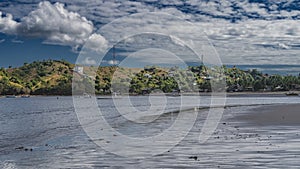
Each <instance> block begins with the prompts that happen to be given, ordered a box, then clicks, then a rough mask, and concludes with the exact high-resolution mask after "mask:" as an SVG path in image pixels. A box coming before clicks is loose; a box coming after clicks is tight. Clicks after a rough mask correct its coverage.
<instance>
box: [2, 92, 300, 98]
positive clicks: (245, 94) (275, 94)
mask: <svg viewBox="0 0 300 169" xmlns="http://www.w3.org/2000/svg"><path fill="white" fill-rule="evenodd" d="M288 92H289V91H280V92H225V93H217V92H216V93H211V92H208V93H204V92H203V93H182V94H181V96H211V95H212V94H214V95H218V94H220V95H223V94H225V95H226V96H227V97H233V96H235V97H261V96H266V97H283V96H286V93H288ZM295 93H298V94H300V91H296V92H295ZM166 94H169V93H153V94H151V95H153V96H164V95H166ZM128 95H129V96H148V95H136V94H123V95H118V96H128ZM6 96H16V97H21V96H22V95H0V98H1V97H6ZM26 96H30V97H41V96H44V97H55V96H82V95H29V94H28V95H26ZM92 96H96V97H98V96H112V94H108V95H101V94H96V95H92ZM171 97H172V96H171ZM175 97H180V96H175ZM286 97H288V96H286ZM289 97H291V96H289ZM294 97H297V96H294Z"/></svg>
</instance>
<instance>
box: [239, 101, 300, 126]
mask: <svg viewBox="0 0 300 169" xmlns="http://www.w3.org/2000/svg"><path fill="white" fill-rule="evenodd" d="M233 119H235V120H241V121H245V122H247V123H248V125H258V126H269V125H283V126H291V125H300V104H281V105H265V106H262V107H258V108H253V109H251V110H249V112H248V113H246V114H244V115H238V116H236V117H234V118H233Z"/></svg>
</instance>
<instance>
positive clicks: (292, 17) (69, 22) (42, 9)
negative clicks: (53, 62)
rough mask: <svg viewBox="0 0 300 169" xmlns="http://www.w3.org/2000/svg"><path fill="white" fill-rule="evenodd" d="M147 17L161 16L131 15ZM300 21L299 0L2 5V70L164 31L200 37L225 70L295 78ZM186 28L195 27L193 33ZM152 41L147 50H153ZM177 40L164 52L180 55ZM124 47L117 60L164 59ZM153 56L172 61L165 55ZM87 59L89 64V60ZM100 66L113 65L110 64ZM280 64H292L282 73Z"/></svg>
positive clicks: (19, 0)
mask: <svg viewBox="0 0 300 169" xmlns="http://www.w3.org/2000/svg"><path fill="white" fill-rule="evenodd" d="M148 12H155V13H158V14H157V15H158V16H159V17H157V15H153V16H154V17H153V16H152V15H147V14H145V15H141V16H146V17H137V16H135V14H140V13H148ZM159 13H167V14H170V16H173V17H176V18H178V19H174V18H172V17H167V16H165V15H162V14H161V17H160V14H159ZM132 15H134V17H131V16H132ZM151 16H152V17H151ZM299 19H300V1H299V0H127V1H126V0H124V1H120V0H115V1H113V0H84V1H82V0H72V1H69V0H49V1H38V0H30V1H29V0H2V1H0V51H1V53H0V66H1V67H8V66H9V65H11V66H19V65H22V64H23V63H24V62H32V61H34V60H43V59H65V60H68V61H71V62H75V61H76V59H77V57H78V55H80V52H81V50H82V48H87V49H90V50H98V49H96V48H99V47H100V48H103V49H105V48H106V47H107V46H110V44H111V41H113V40H117V38H118V36H119V35H134V33H135V31H137V30H138V31H141V30H145V31H148V32H149V31H151V32H153V30H164V31H163V32H164V33H165V32H166V31H165V30H167V33H168V35H172V36H173V35H174V36H176V37H177V40H181V38H183V39H185V40H186V39H188V40H191V41H200V40H199V39H202V40H203V36H204V35H205V36H206V37H207V41H208V42H209V43H210V44H211V45H212V46H213V47H214V48H215V50H216V52H217V53H218V54H219V56H220V59H221V61H222V63H223V64H225V65H248V66H251V65H252V66H253V65H260V67H261V68H262V70H264V69H266V68H273V69H274V68H276V66H277V67H278V69H277V70H275V71H278V70H280V71H290V70H291V67H292V69H293V70H294V72H297V71H299V72H300V70H299V66H298V65H299V63H300V22H299ZM153 22H157V23H156V24H153ZM112 23H118V24H112ZM189 24H192V28H195V29H190V28H191V26H188V25H189ZM145 25H146V26H145ZM122 31H123V32H122ZM177 35H178V36H177ZM141 37H143V38H146V39H147V38H149V37H148V36H143V35H141V36H139V37H134V38H133V39H134V40H135V41H138V40H139V39H140V38H141ZM162 37H164V36H161V37H157V38H156V39H155V40H156V41H155V44H156V45H157V46H163V47H164V48H165V46H166V43H169V42H167V41H166V39H168V37H164V38H165V39H163V38H162ZM178 37H179V38H178ZM128 39H130V38H127V39H126V38H125V41H126V40H127V41H128ZM152 39H153V38H152ZM171 39H173V38H171ZM175 39H176V38H175ZM131 40H132V39H131ZM150 40H151V39H150ZM150 40H147V45H148V47H149V46H151V45H153V43H151V42H148V41H150ZM123 41H124V39H123ZM177 42H178V41H177ZM177 42H176V41H172V40H171V41H170V43H173V47H172V46H167V47H166V48H167V49H171V51H174V52H176V53H177V52H178V53H180V51H179V50H177V51H176V50H175V49H179V48H178V46H180V45H178V43H177ZM157 43H158V44H157ZM163 43H164V44H163ZM128 44H131V43H130V42H128V43H126V45H127V49H126V45H123V46H122V45H121V46H122V47H123V48H122V47H119V48H118V49H117V53H118V54H117V55H121V54H119V53H122V54H123V55H124V56H125V55H130V56H132V57H131V60H133V61H130V63H132V62H134V58H137V56H139V58H137V59H136V60H143V61H146V60H147V59H148V60H147V61H149V62H151V60H153V59H151V58H150V56H149V55H150V54H151V55H156V56H158V53H164V54H166V55H167V54H168V52H166V51H165V52H163V51H161V52H157V51H159V50H153V53H152V52H149V50H144V48H145V47H143V48H141V47H138V48H136V49H129V48H132V46H131V47H128ZM135 44H137V43H135ZM191 44H192V43H191ZM152 47H153V46H152ZM195 47H197V46H195ZM137 49H139V50H144V52H148V53H150V54H149V55H145V54H143V53H142V52H139V51H138V50H137ZM125 50H126V51H130V52H131V53H132V52H134V53H133V54H129V53H128V52H127V53H126V52H124V51H125ZM165 50H166V49H165ZM181 51H189V50H181ZM137 54H140V55H137ZM109 55H111V53H110V54H109ZM170 57H174V56H173V55H171V54H170ZM181 57H183V58H184V57H185V56H184V55H182V56H181ZM122 58H123V57H122ZM158 58H161V59H164V58H165V59H166V61H167V62H172V60H171V59H170V58H168V57H160V56H158ZM175 60H176V59H174V62H175ZM187 60H188V59H187ZM85 61H86V62H87V63H93V59H86V60H85ZM104 61H105V62H107V64H110V63H111V60H110V58H107V59H105V60H104ZM189 61H191V60H189ZM128 63H129V62H128ZM262 65H274V66H273V67H272V66H262ZM284 65H289V66H286V68H283V67H284Z"/></svg>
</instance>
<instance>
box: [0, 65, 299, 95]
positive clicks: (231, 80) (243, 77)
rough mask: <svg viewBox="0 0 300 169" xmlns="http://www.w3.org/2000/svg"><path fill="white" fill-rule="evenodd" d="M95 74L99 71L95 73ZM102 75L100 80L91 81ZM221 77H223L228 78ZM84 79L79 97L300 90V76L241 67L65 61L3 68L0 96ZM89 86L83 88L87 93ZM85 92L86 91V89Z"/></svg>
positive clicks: (48, 91)
mask: <svg viewBox="0 0 300 169" xmlns="http://www.w3.org/2000/svg"><path fill="white" fill-rule="evenodd" d="M95 69H96V71H95ZM91 72H97V73H96V75H95V76H93V77H91V76H88V75H90V74H91ZM220 72H224V74H225V75H224V76H221V75H222V74H221V73H220ZM73 75H74V76H80V77H81V78H79V79H81V80H82V82H83V83H85V84H89V85H83V86H80V83H78V84H79V85H74V89H75V91H76V92H78V94H82V93H83V92H84V91H88V92H93V91H95V92H96V94H110V93H111V92H121V93H125V92H130V93H132V94H145V93H150V92H152V91H159V92H165V93H168V92H172V91H174V90H181V91H182V92H198V91H200V92H206V91H207V92H209V91H211V81H214V82H216V81H215V80H217V79H220V78H223V79H225V80H226V90H227V91H229V92H236V91H239V92H243V91H289V90H300V77H298V76H281V75H268V74H263V73H262V72H259V71H257V70H255V69H254V70H246V71H245V70H241V69H238V68H235V67H233V68H227V67H225V66H224V67H214V68H208V67H205V66H193V67H189V68H188V69H187V70H184V69H180V68H178V67H173V68H161V67H155V66H147V67H145V68H144V69H141V68H121V67H117V66H110V67H99V68H94V67H83V72H82V73H79V72H76V71H75V72H74V64H71V63H68V62H66V61H57V60H46V61H36V62H33V63H30V64H28V63H24V65H23V66H21V67H17V68H7V69H5V68H0V95H22V94H31V95H71V94H72V87H71V86H72V79H73ZM83 87H84V88H83ZM83 89H84V90H83Z"/></svg>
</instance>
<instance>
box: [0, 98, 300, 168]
mask: <svg viewBox="0 0 300 169" xmlns="http://www.w3.org/2000/svg"><path fill="white" fill-rule="evenodd" d="M156 97H159V96H156ZM184 97H185V98H184V100H186V101H187V102H184V103H183V102H182V98H181V97H167V98H166V99H165V100H164V99H162V100H160V99H158V98H156V99H157V100H160V102H155V97H152V98H150V97H147V96H136V97H131V98H130V103H131V104H132V105H130V107H134V108H135V109H127V107H128V102H127V101H128V100H127V101H126V99H122V98H119V99H117V100H115V101H114V100H112V99H100V100H96V101H97V103H98V107H99V109H100V110H101V111H102V112H103V117H104V118H105V119H106V120H107V122H108V124H110V125H111V126H112V127H113V128H114V129H116V131H118V132H119V133H122V134H123V135H127V136H130V137H139V138H144V137H151V136H155V135H158V134H160V133H161V132H162V131H164V130H166V129H168V128H169V127H170V126H172V124H173V123H174V121H175V119H176V118H177V117H178V116H179V115H178V113H177V112H176V111H177V110H178V109H180V108H182V109H189V108H193V107H195V106H197V107H207V106H210V103H211V99H210V97H209V96H201V97H195V96H184ZM82 99H83V101H82V102H87V103H89V102H91V101H90V99H88V98H82ZM195 100H197V101H199V102H195ZM291 103H300V97H228V98H226V109H225V111H224V113H223V115H222V118H221V120H220V121H218V123H217V124H218V125H217V128H216V130H214V132H213V133H212V135H211V136H210V137H209V139H208V140H207V141H206V142H204V143H200V142H199V134H200V132H201V129H202V127H203V124H204V122H205V119H206V118H207V115H208V111H209V109H201V110H198V109H197V110H190V111H197V119H196V121H195V124H193V127H192V129H191V130H190V131H189V132H188V134H187V136H185V137H184V139H183V140H182V141H180V142H179V143H178V144H176V145H174V146H173V147H171V148H170V149H167V150H166V151H165V152H163V153H161V154H157V155H154V156H151V154H149V156H147V157H143V156H140V158H131V157H123V156H119V155H116V154H114V153H113V152H109V151H107V150H105V149H103V148H102V147H101V146H98V145H97V144H95V142H94V140H93V139H91V138H90V137H89V136H88V135H87V133H86V132H85V131H84V130H83V128H82V125H81V124H80V122H79V119H78V118H77V117H78V114H76V112H75V110H74V103H73V99H72V97H59V99H57V97H31V98H27V99H25V98H10V99H8V98H0V168H21V169H22V168H241V167H247V168H287V167H288V168H299V166H300V164H299V163H298V161H299V158H300V149H299V148H300V139H299V137H297V136H298V133H299V134H300V131H299V126H295V125H293V126H264V127H261V126H247V125H245V123H246V122H243V121H236V120H233V119H232V117H235V116H236V115H241V114H245V113H251V109H252V108H254V107H255V108H256V107H259V106H262V105H265V104H275V105H278V104H282V106H285V104H291ZM116 104H117V105H118V108H116V107H115V105H116ZM151 104H152V105H157V106H152V107H151ZM162 105H164V106H162ZM88 109H89V107H86V110H87V112H86V113H87V115H86V116H87V117H89V111H88ZM122 110H124V111H125V112H126V111H128V112H126V113H127V114H122V113H123V112H120V111H122ZM147 110H151V111H148V112H147V113H143V114H141V115H140V116H134V115H132V114H136V113H139V112H144V111H147ZM130 111H133V112H130ZM168 112H173V113H168ZM151 113H153V114H151ZM186 113H189V111H187V112H186ZM124 115H125V117H127V118H129V119H131V120H132V119H133V118H135V120H141V121H139V122H140V123H135V122H133V121H130V120H127V119H126V118H124ZM137 117H138V118H137ZM143 120H144V121H143ZM99 130H100V129H99ZM180 132H181V131H180V130H178V133H180ZM170 139H172V138H170ZM122 141H123V140H119V144H123V143H122ZM114 143H115V142H106V144H108V145H109V144H111V146H118V145H113V144H114ZM162 148H164V147H162ZM121 149H122V147H121ZM124 151H129V153H131V152H130V151H132V153H134V151H135V149H125V150H124ZM144 153H147V151H145V152H144ZM149 153H150V152H149Z"/></svg>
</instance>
